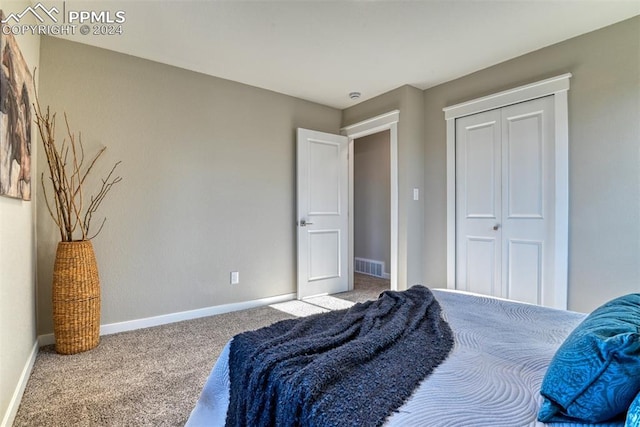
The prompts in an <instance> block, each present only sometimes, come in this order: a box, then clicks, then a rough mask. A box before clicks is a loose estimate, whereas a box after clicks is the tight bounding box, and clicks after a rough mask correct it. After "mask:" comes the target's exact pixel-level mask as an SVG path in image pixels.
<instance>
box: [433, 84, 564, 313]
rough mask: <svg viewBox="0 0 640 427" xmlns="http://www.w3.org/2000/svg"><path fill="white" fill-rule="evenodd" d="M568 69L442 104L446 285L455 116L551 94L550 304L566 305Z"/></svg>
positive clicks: (452, 232) (452, 279)
mask: <svg viewBox="0 0 640 427" xmlns="http://www.w3.org/2000/svg"><path fill="white" fill-rule="evenodd" d="M571 77H572V75H571V73H566V74H562V75H559V76H556V77H552V78H549V79H545V80H541V81H537V82H534V83H530V84H527V85H524V86H519V87H516V88H513V89H509V90H505V91H502V92H498V93H495V94H492V95H488V96H484V97H481V98H477V99H473V100H470V101H467V102H463V103H460V104H455V105H452V106H449V107H445V108H443V109H442V110H443V111H444V116H445V120H446V126H447V288H449V289H455V288H456V125H455V123H456V119H457V118H460V117H464V116H468V115H471V114H476V113H481V112H483V111H488V110H494V109H497V108H501V107H506V106H508V105H513V104H517V103H519V102H525V101H529V100H532V99H536V98H542V97H544V96H549V95H553V98H554V114H555V136H556V141H555V176H556V187H555V191H556V198H555V222H556V233H555V274H554V287H553V289H554V295H553V298H552V300H553V301H554V303H553V306H554V307H556V308H560V309H565V310H566V309H567V300H568V292H567V291H568V274H567V273H568V248H569V114H568V94H567V92H568V90H569V86H570V85H569V79H570V78H571Z"/></svg>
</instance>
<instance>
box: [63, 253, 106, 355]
mask: <svg viewBox="0 0 640 427" xmlns="http://www.w3.org/2000/svg"><path fill="white" fill-rule="evenodd" d="M53 332H54V335H55V338H56V351H57V352H58V353H60V354H75V353H80V352H83V351H87V350H91V349H92V348H94V347H96V346H97V345H98V343H99V342H100V279H99V277H98V265H97V262H96V257H95V254H94V252H93V245H92V244H91V242H90V241H88V240H84V241H78V242H60V243H58V249H57V251H56V260H55V264H54V266H53Z"/></svg>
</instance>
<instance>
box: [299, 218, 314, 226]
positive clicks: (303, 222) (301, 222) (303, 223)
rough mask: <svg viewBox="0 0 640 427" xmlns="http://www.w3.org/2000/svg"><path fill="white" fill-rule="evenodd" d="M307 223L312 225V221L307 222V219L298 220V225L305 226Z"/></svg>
mask: <svg viewBox="0 0 640 427" xmlns="http://www.w3.org/2000/svg"><path fill="white" fill-rule="evenodd" d="M307 225H313V223H312V222H308V221H307V220H304V219H301V220H300V227H306V226H307Z"/></svg>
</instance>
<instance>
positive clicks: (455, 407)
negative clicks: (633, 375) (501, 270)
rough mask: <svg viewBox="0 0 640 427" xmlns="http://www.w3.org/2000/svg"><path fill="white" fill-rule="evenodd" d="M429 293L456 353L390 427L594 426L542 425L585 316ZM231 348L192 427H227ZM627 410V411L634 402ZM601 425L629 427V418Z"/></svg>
mask: <svg viewBox="0 0 640 427" xmlns="http://www.w3.org/2000/svg"><path fill="white" fill-rule="evenodd" d="M431 292H432V293H433V296H434V297H435V299H436V300H437V301H438V303H439V305H440V307H441V309H442V313H441V316H442V318H443V319H444V320H445V321H446V322H447V323H448V325H449V326H450V328H451V331H452V332H453V348H452V349H451V351H450V353H449V354H448V356H447V357H446V359H444V361H442V362H441V363H440V364H439V365H438V366H437V367H435V369H434V370H433V371H432V372H431V373H430V374H429V375H428V376H427V377H426V378H425V379H424V380H423V381H421V382H420V383H419V385H418V386H417V388H416V389H415V390H414V391H413V393H412V394H411V396H410V397H409V398H408V399H407V400H406V401H405V402H404V403H403V404H402V405H401V406H400V407H398V408H397V409H395V410H394V411H393V412H392V413H391V414H390V415H389V416H388V417H387V418H386V420H385V421H384V425H385V426H430V427H438V426H443V427H445V426H455V427H458V426H474V427H475V426H477V427H481V426H487V427H488V426H491V427H501V426H504V427H515V426H554V427H556V426H557V427H561V426H562V427H578V426H587V425H594V424H592V423H581V422H578V421H576V422H571V420H570V419H569V420H564V422H562V423H558V422H550V423H547V424H545V423H542V422H540V421H538V419H537V418H538V412H539V410H540V408H541V405H542V404H543V400H544V399H543V397H542V396H541V395H540V390H541V386H542V383H543V379H544V378H545V374H546V373H547V370H548V367H549V365H550V363H551V361H552V359H553V358H554V355H555V354H556V351H557V350H558V348H559V347H560V346H561V344H563V342H565V340H566V339H567V336H568V335H570V333H571V332H572V331H574V329H576V327H577V326H578V325H579V324H581V322H582V323H584V322H583V321H584V320H585V318H586V317H587V316H586V315H585V314H582V313H576V312H570V311H561V310H556V309H550V308H545V307H540V306H535V305H530V304H524V303H518V302H513V301H507V300H502V299H497V298H491V297H486V296H480V295H476V294H469V293H464V292H457V291H448V290H437V289H433V290H432V291H431ZM634 295H636V302H637V301H640V294H634ZM634 303H635V302H634ZM638 308H640V305H635V306H634V307H632V308H631V310H632V312H633V316H637V315H640V312H639V311H637V309H638ZM638 317H640V316H638ZM635 320H638V319H635ZM635 320H634V322H635ZM638 322H640V320H638ZM633 327H634V326H633V325H632V326H631V328H632V332H633ZM637 333H638V328H637V326H635V335H631V340H632V341H633V340H635V341H638V334H637ZM572 335H573V334H572ZM230 347H231V341H230V342H229V343H227V345H226V346H225V348H224V350H223V351H222V353H221V354H220V356H219V358H218V360H217V362H216V363H215V366H214V367H213V369H212V371H211V374H210V376H209V378H208V379H207V382H206V384H205V386H204V389H203V391H202V394H201V396H200V398H199V400H198V402H197V404H196V407H195V408H194V409H193V411H192V413H191V416H190V418H189V420H188V422H187V426H190V427H194V426H223V425H225V418H226V416H227V409H228V407H229V399H230V379H229V354H230ZM631 351H632V352H636V353H634V355H635V356H634V357H636V358H637V357H638V355H640V353H638V351H639V349H638V348H637V347H634V348H633V349H632V350H631ZM632 356H633V355H632ZM409 369H410V367H407V370H409ZM638 372H640V371H638ZM624 375H629V374H628V373H627V374H624ZM633 387H640V386H638V385H633ZM636 392H637V391H636ZM636 400H638V398H636ZM625 405H627V406H626V407H629V403H628V402H627V403H625ZM567 421H569V422H567ZM354 425H356V424H355V423H354ZM597 425H599V426H603V427H605V426H609V427H614V426H616V427H623V426H625V417H624V415H621V416H619V417H617V418H616V419H615V420H614V421H607V422H600V423H598V424H597ZM627 426H631V424H627Z"/></svg>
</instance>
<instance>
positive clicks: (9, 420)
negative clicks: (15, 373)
mask: <svg viewBox="0 0 640 427" xmlns="http://www.w3.org/2000/svg"><path fill="white" fill-rule="evenodd" d="M38 347H39V346H38V341H36V342H34V343H33V348H32V349H31V354H29V358H28V359H27V362H26V363H25V364H24V368H23V369H22V374H20V379H19V380H18V384H17V385H16V389H15V390H14V392H13V396H11V400H10V401H9V407H8V408H7V412H5V414H4V417H3V419H2V423H1V424H0V426H1V427H11V425H13V420H14V419H15V418H16V414H17V413H18V407H19V406H20V401H21V400H22V395H23V394H24V389H25V388H26V387H27V382H28V381H29V376H30V375H31V371H32V370H33V364H34V363H35V362H36V356H37V355H38Z"/></svg>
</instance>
